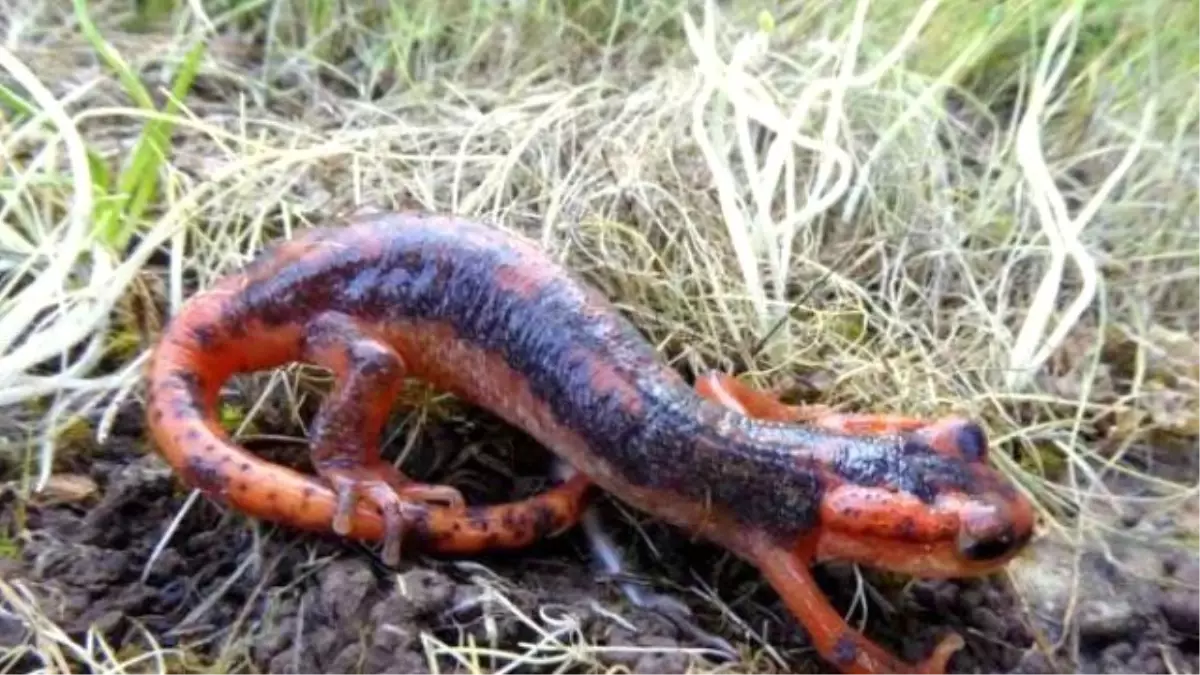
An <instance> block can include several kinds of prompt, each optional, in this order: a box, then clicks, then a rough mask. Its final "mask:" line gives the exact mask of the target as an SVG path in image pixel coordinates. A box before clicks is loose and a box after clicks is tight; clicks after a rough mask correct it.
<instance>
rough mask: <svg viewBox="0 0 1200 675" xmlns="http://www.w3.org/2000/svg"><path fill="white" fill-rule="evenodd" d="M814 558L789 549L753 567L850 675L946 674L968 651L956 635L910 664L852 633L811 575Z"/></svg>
mask: <svg viewBox="0 0 1200 675" xmlns="http://www.w3.org/2000/svg"><path fill="white" fill-rule="evenodd" d="M811 560H812V558H811V555H808V554H806V553H805V552H804V551H803V546H801V547H799V549H798V550H789V549H788V548H787V547H784V546H770V545H767V546H763V547H762V549H761V550H759V551H756V552H755V553H754V556H753V561H754V563H755V565H756V566H757V567H758V569H759V570H760V571H762V573H763V576H765V577H766V578H767V581H768V582H770V584H771V586H772V587H773V588H774V589H775V591H776V592H777V593H779V595H780V597H782V598H783V601H784V603H785V604H786V605H787V607H788V609H789V610H790V611H791V613H792V614H793V615H794V616H795V617H796V618H797V620H799V621H800V622H801V623H803V624H804V627H805V629H806V630H807V631H808V634H809V636H810V638H811V639H812V642H813V645H814V646H815V647H816V649H817V652H818V653H819V654H820V655H821V657H822V658H823V659H825V660H826V661H828V662H830V663H833V664H836V665H837V666H838V668H840V669H841V670H842V672H845V673H944V672H946V666H947V664H949V662H950V658H951V657H952V656H953V655H954V653H955V652H957V651H958V650H959V649H962V647H963V639H962V637H961V636H959V635H958V634H956V633H951V634H949V635H947V636H945V637H943V638H942V639H941V641H940V642H938V644H937V646H936V647H934V649H933V653H932V654H930V655H929V657H928V658H926V659H925V660H924V661H921V662H920V663H916V664H910V663H906V662H904V661H901V660H900V659H898V658H896V657H895V656H893V655H892V654H890V653H889V652H888V651H887V650H885V649H883V648H882V647H880V646H879V645H877V644H875V643H874V642H872V641H871V640H869V639H867V638H866V637H865V636H864V635H863V634H862V633H859V632H858V631H856V630H854V629H853V628H851V627H850V626H849V625H848V624H847V623H846V621H845V620H844V619H843V618H842V616H841V614H839V613H838V612H837V610H835V609H834V608H833V606H832V605H831V604H830V603H829V600H828V599H827V598H826V597H825V594H824V593H822V592H821V589H820V588H819V587H818V586H817V584H816V582H815V581H814V580H813V578H812V574H810V573H809V571H808V566H809V563H810V562H811Z"/></svg>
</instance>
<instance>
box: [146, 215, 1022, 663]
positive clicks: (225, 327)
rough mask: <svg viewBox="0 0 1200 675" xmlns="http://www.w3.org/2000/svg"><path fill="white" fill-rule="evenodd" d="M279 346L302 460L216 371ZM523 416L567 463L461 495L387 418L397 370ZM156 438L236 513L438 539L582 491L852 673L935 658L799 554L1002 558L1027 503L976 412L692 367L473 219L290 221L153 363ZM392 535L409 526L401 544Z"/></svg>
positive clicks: (935, 572) (920, 572)
mask: <svg viewBox="0 0 1200 675" xmlns="http://www.w3.org/2000/svg"><path fill="white" fill-rule="evenodd" d="M290 362H303V363H309V364H314V365H316V366H320V367H324V368H327V369H328V370H330V371H331V372H332V373H333V375H334V379H335V382H334V386H333V389H332V391H331V392H330V394H329V396H328V398H327V399H326V400H325V401H324V402H323V404H322V406H321V408H320V410H319V412H318V414H317V416H316V418H315V420H314V421H313V423H312V430H311V439H310V443H311V454H312V460H313V464H314V466H315V469H316V475H315V476H309V475H305V474H302V473H299V472H297V471H294V470H292V469H289V468H286V467H283V466H279V465H276V464H273V463H269V462H266V461H264V460H261V459H259V458H258V457H256V456H255V455H252V454H251V453H249V452H247V451H245V450H244V449H242V448H240V447H238V446H235V445H234V444H233V443H232V442H231V441H230V439H229V437H228V435H227V434H226V433H225V432H224V431H223V430H222V428H221V427H220V425H219V423H218V421H217V417H216V410H217V403H218V397H219V394H220V389H221V387H222V385H223V384H224V383H225V382H226V381H227V380H228V379H229V377H230V376H232V375H233V374H235V373H244V372H251V371H258V370H264V369H269V368H275V367H278V366H281V365H284V364H287V363H290ZM408 377H414V378H420V379H423V380H425V381H427V382H429V383H431V384H432V385H434V386H436V387H438V388H441V389H443V390H445V391H449V392H452V393H454V394H456V395H458V396H460V397H461V398H462V399H464V400H466V401H469V402H471V403H473V404H475V405H478V406H480V407H483V408H486V409H488V410H490V411H492V412H494V413H495V414H497V415H498V416H500V417H501V418H502V419H504V420H505V421H506V422H508V423H510V424H512V425H514V426H516V427H519V428H521V429H523V430H524V431H525V432H527V433H528V434H529V435H530V436H532V437H533V438H535V439H536V440H537V441H538V442H539V443H541V444H543V445H545V446H546V447H547V448H549V449H550V450H552V451H553V452H554V453H556V454H557V455H558V456H560V457H561V458H562V459H564V460H565V461H567V462H568V463H569V464H570V465H571V466H573V467H574V468H575V469H576V473H575V475H574V476H573V477H572V478H570V479H569V480H567V481H565V482H563V483H560V484H558V485H556V486H555V487H552V488H550V489H548V490H546V491H545V492H542V493H539V494H536V495H534V496H532V497H530V498H528V499H525V500H523V501H514V502H511V503H506V504H493V505H485V506H468V505H465V504H464V503H463V498H462V496H461V494H460V493H459V491H458V490H457V489H455V488H453V487H450V486H446V485H437V484H427V483H421V482H417V481H414V480H412V479H410V478H408V477H407V476H405V475H404V474H403V473H402V472H401V471H399V470H398V469H396V468H395V467H394V466H393V465H391V464H390V463H387V462H386V461H384V460H382V459H381V458H380V448H379V443H380V436H381V433H382V427H383V425H384V424H385V422H386V421H387V418H388V416H389V414H390V412H391V409H392V406H393V405H394V401H395V399H396V398H397V395H398V393H399V391H400V389H401V387H402V386H403V382H404V380H405V378H408ZM146 409H147V415H148V423H149V428H150V430H151V433H152V435H153V440H154V442H155V444H156V446H157V448H158V450H159V452H161V454H162V456H163V457H164V458H165V459H166V460H167V462H169V463H170V465H171V466H172V467H173V468H174V470H175V471H176V472H177V473H178V474H179V475H180V476H181V478H182V479H183V480H184V481H185V482H186V483H187V484H188V485H190V486H193V487H195V488H198V489H200V490H201V491H202V492H203V493H204V494H205V495H206V496H207V497H208V498H210V499H212V500H214V501H215V502H217V503H220V504H223V505H226V506H228V507H230V508H233V509H236V510H238V511H241V512H243V513H245V514H247V515H249V516H252V517H256V518H260V519H265V520H268V521H272V522H276V523H281V524H285V525H287V526H291V527H294V528H298V529H304V530H308V531H316V532H329V531H332V532H334V533H336V534H338V535H341V536H346V537H351V538H356V539H358V540H362V541H382V542H383V557H384V560H385V561H386V562H388V563H389V564H393V565H394V564H395V563H396V562H397V561H398V560H399V557H400V550H401V542H402V541H405V542H412V543H414V544H415V545H418V546H420V547H421V548H422V549H424V550H428V551H430V552H434V553H446V554H460V555H461V554H469V553H471V552H479V551H484V550H489V549H497V548H510V549H511V548H517V547H521V546H525V545H527V544H529V543H531V542H533V541H535V540H537V539H538V538H540V537H546V536H552V535H554V534H557V533H559V532H562V531H563V530H566V529H568V528H570V527H572V526H573V525H575V524H576V523H577V522H578V521H579V519H580V517H581V514H582V513H583V511H584V509H585V504H586V503H587V501H588V497H589V494H590V493H591V489H592V488H593V486H598V487H599V488H601V489H603V490H607V491H608V492H609V493H611V494H612V495H614V496H616V497H617V498H619V499H620V500H622V501H624V502H626V503H627V504H630V505H632V506H633V507H635V508H638V509H641V510H642V511H644V512H646V513H647V514H650V515H652V516H655V517H657V518H660V519H662V520H664V521H666V522H668V523H671V524H673V525H674V526H677V527H679V528H682V529H684V530H686V531H688V532H691V533H693V534H696V535H699V536H701V537H704V538H706V539H708V540H709V541H712V542H714V543H716V544H718V545H720V546H723V547H725V548H727V549H728V550H730V551H732V552H734V553H735V554H736V555H739V556H741V557H742V558H743V559H745V560H747V561H748V562H750V563H751V564H753V565H755V566H756V567H757V568H758V569H759V570H760V571H761V572H762V573H763V575H764V576H765V578H766V579H767V580H768V581H769V583H770V584H771V585H772V587H773V588H774V589H775V590H776V591H777V592H778V593H779V594H780V595H781V597H782V599H783V600H784V602H785V604H786V605H787V607H788V608H789V610H790V611H791V612H792V613H793V615H794V616H795V618H796V619H797V620H798V621H799V622H800V623H801V624H802V625H803V626H804V627H805V628H806V629H807V631H808V633H809V635H810V637H811V640H812V642H813V644H814V645H815V647H816V649H817V651H818V652H819V653H820V654H821V656H822V657H823V658H824V659H826V660H827V661H829V662H830V663H832V664H835V665H836V666H837V667H838V668H839V669H841V670H842V671H843V672H858V673H884V672H943V671H944V670H945V668H946V665H947V663H948V661H949V659H950V657H951V656H952V654H953V653H954V652H955V651H957V650H958V649H959V648H961V647H962V645H963V642H962V639H961V637H960V636H958V635H957V634H953V633H952V634H950V635H948V636H947V637H945V638H943V639H942V641H941V642H940V643H939V644H938V645H937V646H936V647H935V648H934V650H933V651H932V653H931V654H930V655H929V656H927V658H926V659H925V660H923V661H922V662H920V663H916V664H910V663H906V662H903V661H901V660H899V659H898V658H897V657H895V656H893V655H892V654H891V653H889V652H888V651H887V650H885V649H883V648H882V647H880V646H878V645H877V644H875V643H874V642H872V641H871V640H869V639H868V638H866V637H865V636H863V635H862V634H861V633H859V632H857V631H855V630H853V629H851V628H850V627H849V626H848V625H847V624H846V622H845V621H844V620H843V619H842V617H841V615H840V614H839V613H838V612H837V611H836V610H835V609H834V607H833V606H832V605H831V604H830V602H829V600H828V599H827V598H826V597H825V596H824V594H823V593H822V592H821V591H820V589H819V588H818V587H817V585H816V583H815V582H814V581H813V578H812V576H811V575H810V572H809V567H810V565H811V564H813V563H815V562H819V561H823V560H831V559H838V560H845V561H854V562H858V563H862V564H866V565H870V566H874V567H878V568H883V569H889V570H893V571H897V572H901V573H906V574H911V575H917V576H924V577H960V576H972V575H981V574H987V573H990V572H993V571H995V570H997V569H999V568H1000V567H1001V566H1002V565H1004V564H1005V563H1006V562H1008V561H1009V560H1010V559H1012V558H1013V556H1015V555H1016V554H1017V553H1018V552H1019V551H1020V550H1021V549H1022V548H1023V547H1024V545H1025V544H1026V542H1028V541H1029V539H1030V537H1031V534H1032V532H1033V527H1034V511H1033V508H1032V505H1031V504H1030V503H1029V502H1028V501H1027V500H1026V499H1025V498H1024V497H1023V496H1022V495H1021V494H1020V493H1019V492H1018V491H1017V490H1016V489H1015V487H1014V486H1013V485H1012V484H1011V483H1009V482H1008V481H1007V480H1006V479H1005V478H1004V477H1003V476H1002V475H1001V474H1000V473H999V472H997V471H996V470H994V469H992V468H991V467H990V466H989V465H988V463H987V445H988V442H987V438H986V436H985V434H984V432H983V430H982V429H981V428H980V426H979V425H978V424H976V423H974V422H971V421H968V420H966V419H961V418H947V419H944V420H939V421H922V420H919V419H913V418H905V417H893V416H879V415H842V414H833V413H831V412H828V411H826V410H823V409H822V408H821V407H819V406H811V407H806V406H788V405H785V404H783V403H782V402H781V401H780V400H779V399H777V398H776V397H774V396H773V395H771V394H768V393H767V392H764V391H760V390H757V389H753V388H751V387H749V386H748V385H745V384H742V383H741V382H739V381H738V380H736V379H734V378H733V377H731V376H728V375H724V374H718V373H708V374H704V375H702V376H701V377H700V378H698V380H697V382H696V383H695V384H694V385H689V384H687V382H686V381H685V380H684V379H683V377H682V376H681V375H680V374H679V373H677V372H675V371H674V370H673V369H671V368H669V367H668V366H666V365H665V364H664V363H663V362H662V361H661V360H660V359H659V355H658V354H657V352H656V350H655V349H654V347H653V346H652V345H651V344H650V343H649V342H648V341H647V340H646V339H645V338H644V337H643V336H642V334H641V333H639V332H638V330H637V329H635V327H634V326H633V325H632V324H631V323H630V322H629V321H628V320H626V319H625V318H624V317H623V316H622V315H621V314H620V313H618V312H617V311H616V309H615V308H614V307H613V306H612V305H611V304H610V303H609V301H608V300H607V299H605V298H604V297H603V296H602V295H600V293H599V292H598V291H597V290H595V289H594V288H592V287H590V286H588V285H586V284H584V283H581V282H580V281H578V280H577V279H576V278H574V277H573V276H572V275H571V274H570V273H569V272H568V271H567V270H565V269H564V268H563V267H562V266H560V265H559V264H557V263H555V262H554V261H553V260H551V259H550V258H549V257H548V256H547V255H545V254H544V253H543V252H542V251H540V250H539V249H538V248H537V247H536V246H535V245H534V244H532V243H530V242H528V241H526V240H525V239H523V238H521V237H518V236H515V235H512V234H507V233H505V232H503V231H501V230H499V229H496V228H493V227H490V226H487V225H484V224H479V223H475V222H471V221H469V220H465V219H461V218H455V217H449V216H433V215H424V214H415V213H383V214H374V215H370V216H366V217H359V218H355V219H352V220H351V221H350V222H347V223H344V224H343V225H342V226H337V227H328V228H319V229H310V230H305V231H304V232H302V233H300V234H297V235H296V236H295V238H293V239H291V240H287V241H283V242H279V243H277V244H275V245H273V246H272V247H271V248H270V249H268V251H266V252H265V253H263V254H262V255H260V256H259V257H258V258H257V259H256V260H255V261H253V262H252V263H250V264H249V265H248V266H247V267H246V268H245V269H243V270H242V271H240V272H239V273H237V274H234V275H231V276H228V277H226V278H224V279H222V280H221V281H219V282H218V283H216V284H215V285H214V286H213V287H212V288H210V289H208V290H207V291H204V292H202V293H199V294H197V295H195V296H194V297H192V298H191V299H189V300H188V301H187V303H186V304H185V305H184V307H183V308H182V310H181V311H180V313H179V315H178V316H176V317H174V319H173V320H172V321H171V322H170V323H169V325H168V326H167V328H166V330H165V332H164V334H163V336H162V339H161V341H160V343H159V344H158V345H157V346H156V348H155V350H154V353H153V355H152V359H151V363H150V366H149V380H148V388H147V401H146ZM405 545H406V546H407V545H408V544H405Z"/></svg>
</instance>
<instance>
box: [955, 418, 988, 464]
mask: <svg viewBox="0 0 1200 675" xmlns="http://www.w3.org/2000/svg"><path fill="white" fill-rule="evenodd" d="M954 445H955V446H956V447H958V451H959V452H961V453H962V457H963V459H965V460H967V461H968V462H972V463H978V462H983V461H986V460H987V453H988V438H987V434H986V433H984V431H983V427H981V426H979V424H977V423H975V422H966V423H965V424H963V425H961V426H959V427H958V433H957V434H955V437H954Z"/></svg>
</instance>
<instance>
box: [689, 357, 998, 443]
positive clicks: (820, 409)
mask: <svg viewBox="0 0 1200 675" xmlns="http://www.w3.org/2000/svg"><path fill="white" fill-rule="evenodd" d="M695 389H696V391H697V393H699V394H700V395H701V396H703V397H704V398H706V399H708V400H710V401H714V402H716V403H720V404H722V405H724V406H726V407H728V408H730V409H732V410H736V411H738V412H740V413H742V414H743V415H746V416H748V417H753V418H755V419H762V420H771V421H776V422H795V423H800V424H810V425H812V426H815V427H820V428H822V429H825V430H828V431H832V432H835V433H840V434H855V435H863V436H893V435H899V434H910V435H912V437H914V438H918V439H920V440H921V441H922V442H924V443H927V444H928V445H929V446H930V447H931V448H933V450H935V451H936V452H939V453H941V454H943V455H947V456H952V457H959V458H962V459H965V460H967V461H969V462H982V461H984V460H985V459H986V458H987V449H988V441H987V436H986V434H985V433H984V431H983V429H982V428H980V426H979V425H978V424H977V423H975V422H972V421H970V420H966V419H963V418H961V417H946V418H942V419H937V420H926V419H921V418H919V417H907V416H904V415H891V414H883V413H839V412H834V410H833V409H832V408H830V407H828V406H824V405H788V404H786V403H784V402H783V401H781V400H779V398H778V397H777V396H775V395H773V394H770V393H768V392H765V391H762V390H760V389H755V388H754V387H751V386H750V385H748V384H745V383H744V382H742V381H741V380H738V379H737V378H735V377H733V376H732V375H728V374H725V373H719V372H715V371H712V372H707V373H704V374H703V375H701V376H700V377H698V378H696V384H695Z"/></svg>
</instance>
